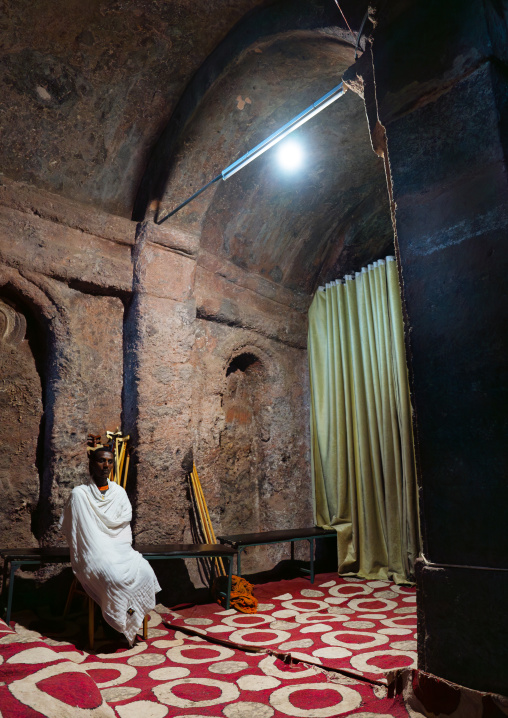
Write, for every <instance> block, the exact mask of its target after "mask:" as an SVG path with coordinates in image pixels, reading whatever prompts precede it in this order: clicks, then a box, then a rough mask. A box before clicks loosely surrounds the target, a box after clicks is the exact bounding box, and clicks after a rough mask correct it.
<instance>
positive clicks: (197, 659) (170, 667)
mask: <svg viewBox="0 0 508 718" xmlns="http://www.w3.org/2000/svg"><path fill="white" fill-rule="evenodd" d="M332 581H334V583H333V584H332ZM327 584H330V585H327ZM360 585H365V586H367V582H361V583H360V582H354V581H346V582H345V581H343V580H342V579H338V578H337V576H334V577H333V579H332V577H330V576H321V577H319V579H318V580H317V581H316V584H315V585H314V586H310V585H309V583H308V581H305V580H304V579H295V580H294V581H287V582H282V583H280V582H279V583H277V584H267V585H265V586H263V587H261V586H258V587H256V594H257V595H258V598H259V599H260V603H261V609H262V610H261V611H260V613H258V614H254V615H253V616H247V615H244V614H238V613H236V612H231V611H228V612H224V611H223V609H221V608H220V606H218V605H217V604H210V605H207V606H199V607H195V608H193V609H187V610H186V611H182V612H180V615H179V616H178V615H175V613H174V612H169V611H168V610H167V609H165V608H164V607H163V606H160V607H158V611H159V612H157V611H154V612H152V614H151V618H150V623H149V638H148V641H146V642H143V643H140V644H139V645H136V646H135V647H134V648H132V649H129V650H116V651H115V652H104V653H98V654H96V655H94V654H89V653H86V652H84V651H79V650H77V649H76V648H75V647H74V646H73V645H72V644H70V643H65V642H59V641H56V640H55V639H49V638H44V637H43V636H41V635H40V634H38V633H36V632H34V631H29V630H27V629H26V628H23V627H22V626H19V625H17V626H16V627H15V628H16V630H13V629H12V628H10V627H7V626H6V625H5V624H3V626H2V624H1V623H0V706H1V707H0V711H1V715H2V718H40V717H41V716H44V717H45V718H67V716H68V717H69V718H75V717H81V718H113V716H118V717H119V718H165V717H166V716H169V717H172V716H184V717H186V718H219V717H220V718H288V717H289V718H293V717H294V718H328V717H329V718H332V716H341V715H354V716H355V718H403V717H404V718H405V717H407V711H406V709H405V708H404V706H403V702H402V698H401V697H396V698H387V697H386V688H385V687H384V686H382V685H379V684H376V683H370V682H369V681H366V680H360V679H359V678H354V677H353V678H352V677H347V676H344V675H341V674H339V673H335V672H333V671H330V670H327V668H328V666H327V664H329V665H330V666H331V665H332V663H333V664H334V665H335V666H338V665H339V663H340V662H341V661H342V662H344V661H346V659H347V661H348V664H347V665H348V667H349V668H350V669H351V668H353V669H354V670H356V671H357V672H358V666H359V665H360V663H361V662H360V660H358V661H353V660H352V659H353V658H354V657H359V656H361V655H362V651H361V649H360V648H358V645H357V644H359V643H360V638H359V637H358V634H360V633H361V634H362V635H364V636H365V637H366V640H364V643H365V644H367V648H366V649H365V651H364V659H363V661H364V664H365V665H367V666H368V671H367V673H368V674H369V675H373V674H375V675H376V676H379V675H380V673H379V666H378V663H381V664H383V663H384V662H387V661H388V659H390V661H391V665H390V666H389V667H390V668H391V667H393V665H392V664H393V659H394V658H396V657H398V656H399V655H401V653H400V652H401V650H402V649H400V648H399V649H397V648H395V649H394V648H392V646H393V643H391V640H392V638H398V639H399V641H400V640H401V638H402V639H404V640H406V641H407V640H414V629H413V628H411V638H408V634H406V633H404V634H400V633H395V634H394V633H379V635H380V636H383V637H384V636H388V641H384V639H381V640H383V642H382V643H381V644H379V645H380V646H381V649H382V650H384V651H385V653H384V654H383V655H384V658H383V657H382V656H381V654H379V653H378V654H377V655H376V656H373V655H372V653H373V652H375V651H379V650H380V648H379V646H378V645H376V646H374V647H372V646H371V639H370V638H369V634H373V633H376V631H375V630H374V628H375V627H377V628H379V630H380V631H381V630H383V629H385V628H387V629H393V630H398V631H400V630H404V631H407V630H408V628H404V629H402V628H399V627H398V625H397V622H395V624H393V623H392V624H386V623H383V621H385V622H386V621H389V620H392V619H391V618H390V617H389V614H388V609H387V604H386V601H395V599H392V598H387V597H384V598H383V597H379V596H377V595H375V594H377V593H379V592H380V591H381V590H383V591H388V590H389V589H388V587H387V586H382V587H380V586H367V588H371V589H373V590H372V591H367V592H362V593H359V592H357V593H355V594H354V595H349V594H347V592H346V594H342V591H343V590H344V589H341V590H339V588H340V587H341V586H355V587H356V589H358V588H359V586H360ZM334 587H337V588H334ZM309 591H314V592H317V591H320V592H321V594H322V595H315V594H312V595H309ZM305 592H306V593H305ZM393 593H394V594H395V595H397V596H401V598H400V599H397V600H396V601H395V603H396V606H397V607H399V608H407V607H409V606H414V604H413V603H412V602H409V601H407V600H406V601H404V600H403V599H407V598H408V597H410V596H411V595H414V594H411V593H410V592H409V591H407V590H404V591H403V592H402V591H401V592H398V591H393ZM363 596H365V597H366V598H367V599H370V601H371V603H368V604H367V606H368V607H369V611H366V610H365V607H364V605H363V604H358V608H355V607H354V606H356V604H354V606H353V607H351V605H350V604H351V602H352V601H355V600H361V599H362V597H363ZM327 597H328V598H335V599H339V600H340V601H341V603H334V602H327V601H326V600H325V599H326V598H327ZM344 597H345V598H346V602H343V601H342V599H343V598H344ZM305 601H307V602H309V603H304V602H305ZM372 601H374V603H373V602H372ZM379 601H381V602H383V601H384V602H385V603H383V606H384V610H383V611H381V610H380V608H381V604H379V605H378V603H379ZM321 603H323V604H324V606H321ZM283 604H284V605H283ZM334 607H335V608H337V607H343V611H342V613H336V612H335V611H333V610H330V609H331V608H334ZM344 610H346V612H345V613H344ZM281 611H282V612H285V615H283V616H281V615H280V612H281ZM390 611H391V614H390V615H391V616H392V617H393V616H395V617H396V618H399V617H401V616H402V617H407V616H408V615H409V612H408V611H405V612H402V613H395V607H391V608H390ZM287 612H291V615H288V613H287ZM275 614H279V615H275ZM367 614H369V616H370V615H371V614H376V615H377V618H376V622H375V626H374V627H373V626H371V625H370V624H371V623H373V622H374V619H371V618H369V619H367V618H361V616H366V615H367ZM339 616H342V617H344V618H343V619H339V620H338V621H334V620H330V617H339ZM381 616H383V617H382V618H381ZM384 616H386V617H384ZM256 617H257V618H258V619H262V620H261V621H259V622H258V623H256V624H255V625H253V624H252V622H250V623H249V622H247V623H246V624H244V623H243V620H244V619H249V618H250V619H256ZM318 617H319V619H318ZM267 618H269V621H268V620H266V619H267ZM304 619H305V620H304ZM311 619H312V620H311ZM314 619H316V620H314ZM168 620H171V622H173V623H174V622H181V625H182V627H184V626H185V629H191V630H193V631H195V630H196V629H197V630H198V631H206V632H207V633H206V634H204V633H201V634H199V635H190V636H189V635H186V634H185V633H183V631H180V630H179V629H178V628H170V627H168V625H167V622H168ZM280 623H284V624H285V625H284V626H282V627H281V626H280ZM345 623H348V624H351V623H354V624H358V623H363V624H365V623H368V624H369V625H368V626H364V627H363V628H362V627H360V626H358V625H356V626H350V625H348V626H344V624H345ZM274 624H277V625H274ZM404 625H405V624H404ZM317 626H319V629H317V630H311V631H308V630H307V631H306V630H305V629H309V628H311V629H312V628H315V627H317ZM212 628H221V629H224V630H220V631H219V630H214V631H212V630H211V629H212ZM362 632H363V633H362ZM345 636H350V641H349V642H348V640H347V638H345ZM212 637H216V638H225V639H226V640H230V641H233V642H237V643H238V646H234V645H233V646H229V645H228V646H225V645H219V644H216V643H212V642H210V641H211V639H212ZM274 639H275V640H274ZM309 639H311V641H312V645H310V644H309ZM241 641H243V643H242V644H241V643H240V642H241ZM302 641H305V645H301V642H302ZM338 641H340V642H341V644H342V643H344V644H348V645H350V648H347V649H345V650H346V651H348V655H347V656H345V655H342V654H341V655H340V656H339V657H337V654H333V655H331V656H328V654H321V655H314V653H315V652H316V651H321V650H322V649H327V648H333V649H337V648H339V649H341V648H343V646H342V645H341V644H337V642H338ZM248 642H250V644H249V643H248ZM295 642H296V643H297V644H298V645H297V646H296V647H294V648H291V646H290V645H289V646H288V645H287V644H291V643H295ZM353 643H354V644H355V645H353ZM387 644H388V647H386V646H387ZM249 645H251V646H257V647H258V648H261V649H262V650H261V652H256V653H252V652H249V651H248V650H245V648H246V647H247V648H248V646H249ZM411 645H412V644H411ZM272 650H275V653H276V654H277V655H279V654H280V655H282V654H289V653H291V654H292V655H293V657H296V658H297V659H299V660H300V661H301V662H298V663H296V664H289V665H288V664H286V663H284V662H283V661H282V660H281V659H280V658H278V657H277V655H273V654H272V653H271V651H272ZM390 651H392V653H390ZM393 651H399V653H396V654H394V653H393ZM406 655H407V656H408V657H406V662H405V665H407V663H408V660H409V662H410V663H411V662H413V655H412V649H410V650H409V653H408V654H406ZM399 662H400V663H402V662H403V661H402V660H400V661H399ZM340 665H343V663H340ZM344 665H345V664H344ZM355 665H356V668H355ZM373 665H375V666H376V671H372V670H371V668H372V666H373Z"/></svg>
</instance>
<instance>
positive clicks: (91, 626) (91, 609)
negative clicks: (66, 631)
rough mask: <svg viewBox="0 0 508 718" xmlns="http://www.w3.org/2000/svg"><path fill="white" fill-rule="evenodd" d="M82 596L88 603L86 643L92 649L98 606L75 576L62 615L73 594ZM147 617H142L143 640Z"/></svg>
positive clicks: (66, 609) (68, 606)
mask: <svg viewBox="0 0 508 718" xmlns="http://www.w3.org/2000/svg"><path fill="white" fill-rule="evenodd" d="M76 594H77V595H78V596H83V597H84V598H85V600H86V602H87V604H88V644H89V646H90V648H91V649H92V650H93V647H94V642H95V609H96V608H98V606H97V604H96V603H95V601H94V600H93V598H90V596H89V595H88V594H87V592H86V591H85V590H84V589H83V588H82V586H81V584H80V583H79V581H78V579H77V578H74V579H73V581H72V584H71V587H70V589H69V595H68V596H67V601H66V603H65V608H64V612H63V615H64V616H66V615H67V613H68V612H69V609H70V607H71V604H72V599H73V598H74V596H75V595H76ZM148 619H149V616H148V615H147V616H145V617H144V619H143V640H144V641H146V639H147V638H148Z"/></svg>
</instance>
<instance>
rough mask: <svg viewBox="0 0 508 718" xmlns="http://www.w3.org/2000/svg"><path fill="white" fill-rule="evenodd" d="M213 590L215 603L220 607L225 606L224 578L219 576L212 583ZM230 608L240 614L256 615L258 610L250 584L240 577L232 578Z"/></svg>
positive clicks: (225, 584) (225, 585)
mask: <svg viewBox="0 0 508 718" xmlns="http://www.w3.org/2000/svg"><path fill="white" fill-rule="evenodd" d="M213 589H214V594H215V597H216V600H217V603H219V604H220V605H221V606H223V605H225V593H226V590H227V578H226V576H219V578H218V579H216V580H215V582H214V586H213ZM230 606H231V608H236V610H237V611H241V612H242V613H256V612H257V610H258V600H257V598H256V597H255V596H254V588H253V586H252V584H251V583H249V582H248V581H246V580H245V579H244V578H241V577H240V576H233V580H232V582H231V596H230Z"/></svg>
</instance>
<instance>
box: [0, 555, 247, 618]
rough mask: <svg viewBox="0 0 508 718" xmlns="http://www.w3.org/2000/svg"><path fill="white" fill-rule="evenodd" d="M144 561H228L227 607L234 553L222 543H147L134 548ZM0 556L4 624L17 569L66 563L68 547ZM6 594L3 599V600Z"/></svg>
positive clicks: (68, 559)
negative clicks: (221, 559) (179, 559)
mask: <svg viewBox="0 0 508 718" xmlns="http://www.w3.org/2000/svg"><path fill="white" fill-rule="evenodd" d="M134 548H135V549H136V551H139V553H141V554H142V555H143V556H144V557H145V558H146V559H147V561H156V560H162V559H165V560H167V559H175V558H208V559H214V558H223V559H224V558H225V559H227V561H228V573H227V588H226V593H225V594H224V596H225V599H226V608H229V602H230V597H231V581H232V575H233V559H234V557H235V556H236V555H237V550H236V549H235V548H233V547H231V546H224V545H222V544H178V543H170V544H160V545H158V544H150V545H139V546H135V547H134ZM0 555H1V556H3V558H4V569H3V582H2V593H1V600H2V605H3V606H6V614H5V621H6V623H7V624H9V621H10V620H11V612H12V599H13V595H14V576H15V574H16V571H17V570H18V568H22V567H24V566H33V565H40V566H42V565H46V564H50V563H70V561H71V557H70V550H69V547H68V546H51V547H48V548H18V549H10V548H0ZM6 594H7V598H6Z"/></svg>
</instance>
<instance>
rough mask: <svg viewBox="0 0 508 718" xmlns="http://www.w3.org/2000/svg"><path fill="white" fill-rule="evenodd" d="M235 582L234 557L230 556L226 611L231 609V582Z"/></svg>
mask: <svg viewBox="0 0 508 718" xmlns="http://www.w3.org/2000/svg"><path fill="white" fill-rule="evenodd" d="M232 583H233V557H232V556H230V557H229V558H228V587H227V593H226V611H228V610H229V607H230V602H231V584H232Z"/></svg>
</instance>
